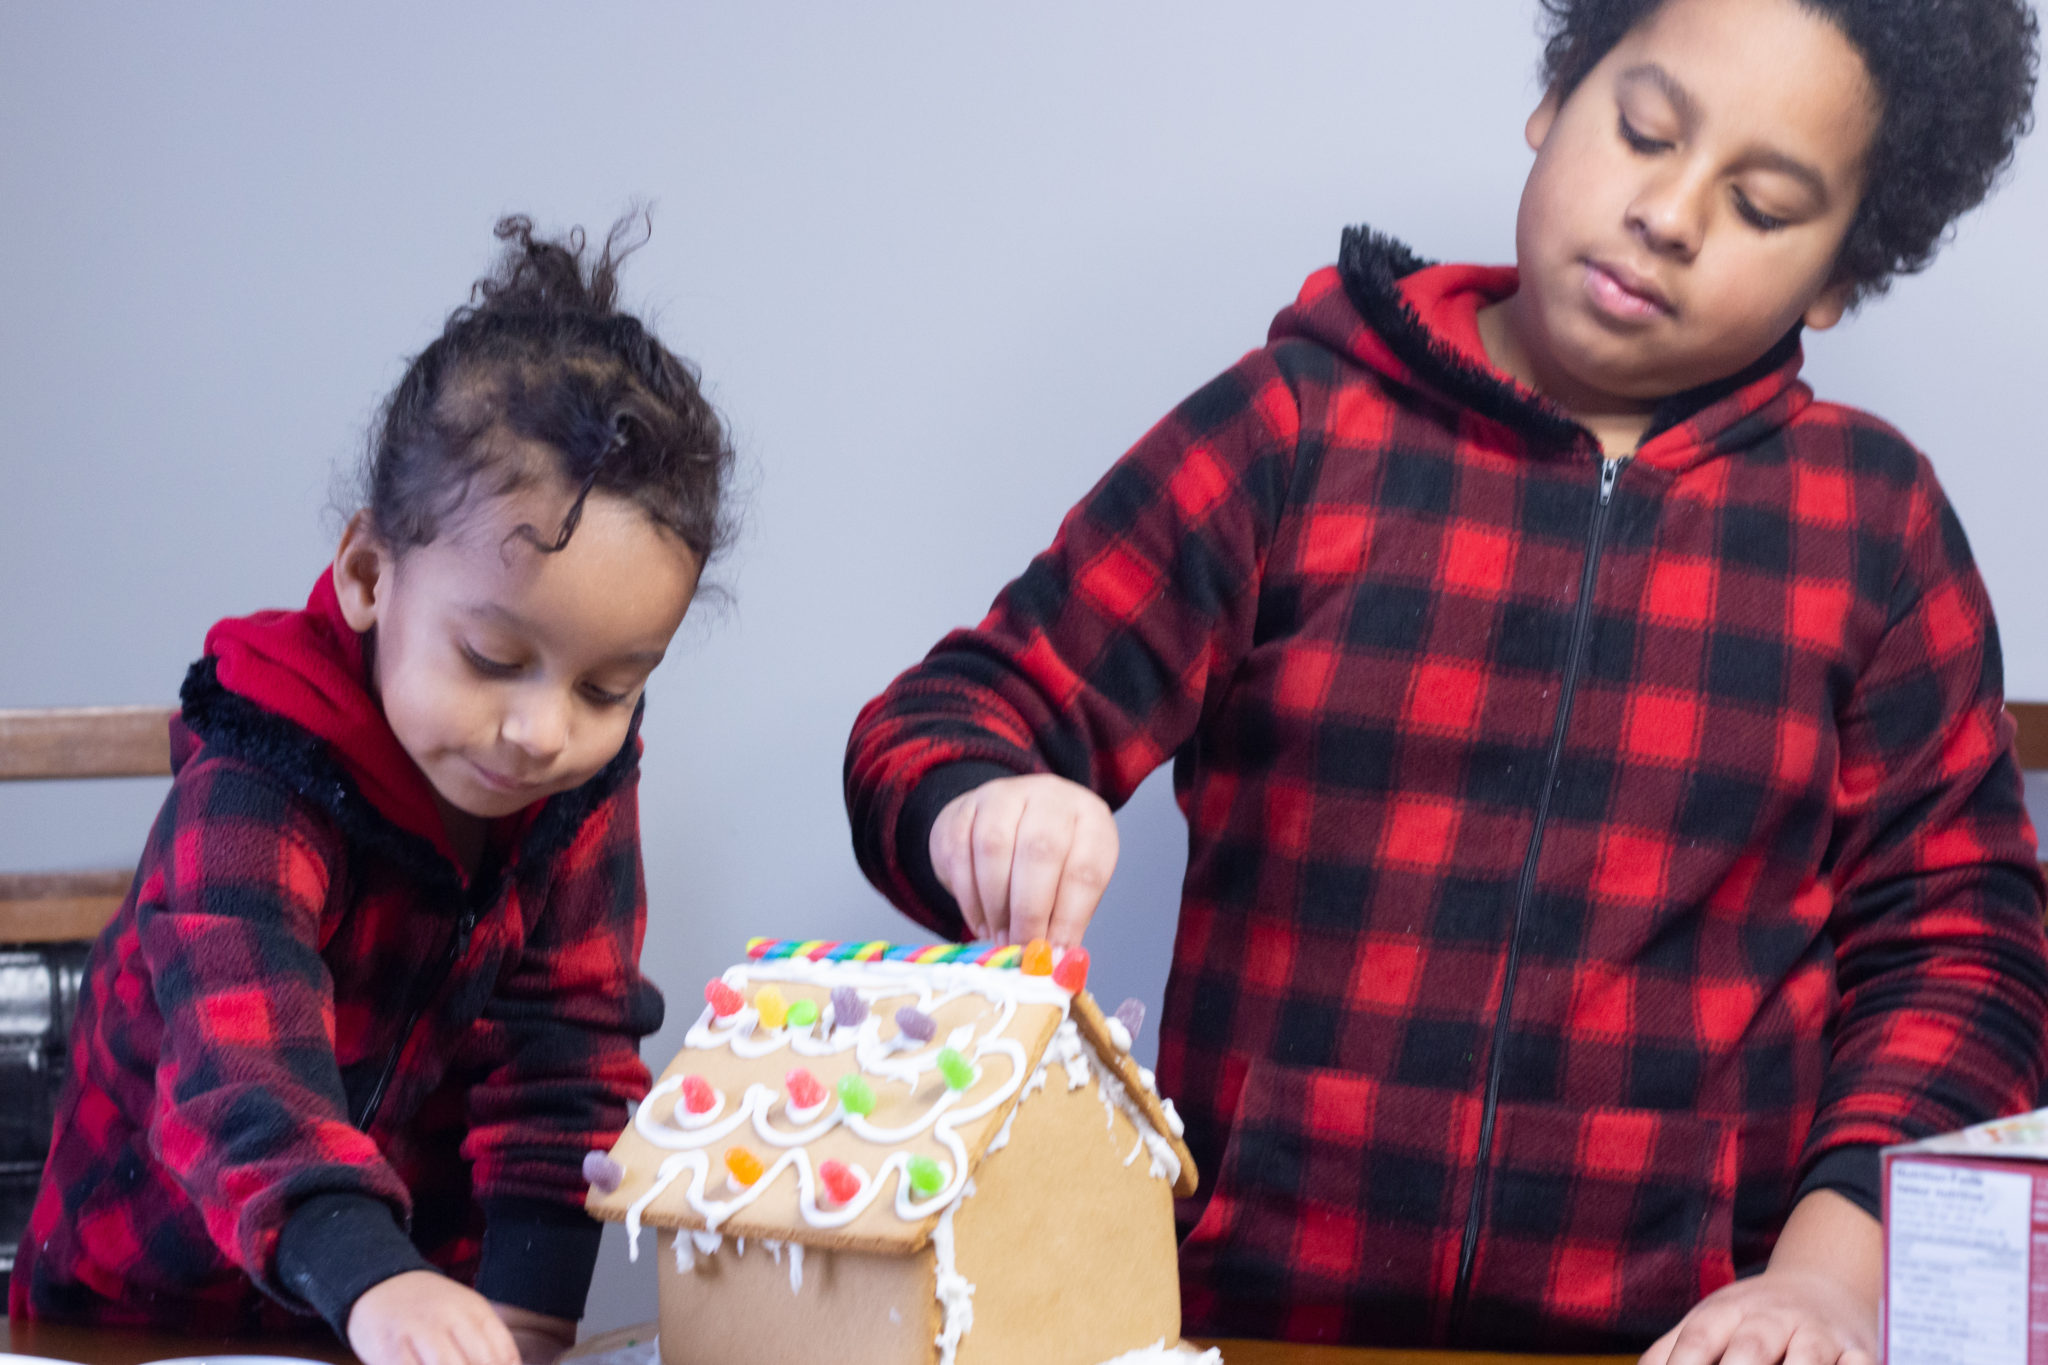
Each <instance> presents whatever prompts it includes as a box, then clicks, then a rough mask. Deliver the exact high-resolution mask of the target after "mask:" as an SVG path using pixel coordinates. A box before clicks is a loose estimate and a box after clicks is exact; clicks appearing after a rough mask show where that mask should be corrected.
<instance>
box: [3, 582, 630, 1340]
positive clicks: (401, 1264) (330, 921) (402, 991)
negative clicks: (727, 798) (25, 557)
mask: <svg viewBox="0 0 2048 1365" xmlns="http://www.w3.org/2000/svg"><path fill="white" fill-rule="evenodd" d="M364 656H365V650H364V646H363V641H362V638H361V637H359V636H357V635H356V634H355V633H354V632H353V631H351V630H350V629H349V628H348V625H347V623H346V621H345V620H343V618H342V616H341V613H340V609H339V606H338V604H337V602H336V600H335V595H334V589H333V586H332V582H331V580H330V578H328V577H327V576H325V575H323V576H322V578H321V580H320V582H319V584H318V585H317V586H316V587H315V589H314V591H313V595H312V598H311V600H310V601H309V602H308V603H307V606H306V609H305V610H304V611H301V612H266V613H262V614H259V615H257V616H254V617H249V618H246V619H242V620H234V621H224V622H222V623H220V624H219V625H217V626H216V627H214V629H213V631H212V632H211V633H210V634H209V636H208V637H207V650H206V657H205V658H203V659H201V660H200V661H199V662H198V663H197V664H195V665H194V666H193V668H192V671H191V673H190V675H189V676H188V677H187V678H186V681H185V686H184V692H183V702H184V705H183V711H182V715H181V718H180V719H179V720H178V721H176V722H174V723H173V726H172V750H173V763H174V766H175V768H176V776H175V777H174V779H173V780H172V784H171V790H170V794H169V796H168V797H167V798H166V800H165V801H164V805H163V810H162V811H161V813H160V814H159V815H158V816H157V820H156V824H155V827H154V828H153V829H152V830H151V831H150V835H149V841H148V844H147V846H146V847H145V849H144V851H143V856H142V861H141V866H140V868H139V870H138V871H137V873H136V878H135V883H134V887H133V889H132V890H131V891H130V892H129V894H128V899H127V901H126V903H125V904H124V905H123V906H122V908H121V910H120V913H119V914H118V915H117V916H116V917H115V919H114V921H113V922H112V924H110V925H109V926H108V928H107V930H106V931H105V932H104V933H103V934H102V935H101V936H100V939H99V942H98V943H97V945H96V946H95V947H94V949H93V952H92V956H91V958H90V961H89V963H88V966H87V970H86V984H85V989H84V992H83V995H82V998H81V1000H80V1003H79V1008H78V1017H77V1024H76V1027H75V1029H74V1031H73V1034H72V1043H71V1057H70V1066H71V1072H70V1076H69V1079H68V1081H67V1083H66V1085H65V1087H64V1090H63V1094H62V1096H61V1098H60V1100H59V1103H58V1112H57V1117H56V1127H55V1134H54V1137H53V1140H52V1143H51V1148H50V1158H49V1163H48V1165H47V1167H46V1168H45V1170H44V1173H43V1184H42V1189H41V1192H40V1195H39V1198H38V1200H37V1203H36V1207H35V1211H34V1213H33V1215H32V1217H31V1219H30V1222H29V1227H28V1230H27V1232H26V1233H25V1234H24V1235H23V1238H22V1242H21V1247H20V1251H19V1253H18V1257H17V1260H16V1262H15V1267H14V1277H13V1282H12V1285H11V1292H10V1295H9V1304H8V1307H9V1311H10V1313H12V1314H14V1315H16V1316H29V1317H40V1318H55V1319H65V1320H70V1321H78V1322H92V1323H106V1324H133V1325H138V1326H152V1327H158V1328H174V1329H177V1330H181V1331H194V1330H199V1331H277V1330H282V1329H286V1328H289V1327H291V1326H293V1325H294V1324H303V1323H304V1322H305V1321H306V1319H305V1317H304V1315H305V1314H307V1313H309V1312H313V1313H318V1314H319V1315H320V1316H322V1317H324V1318H326V1319H327V1321H328V1322H329V1323H330V1324H332V1325H333V1326H334V1327H335V1329H336V1330H337V1331H341V1330H343V1329H344V1326H345V1324H346V1321H347V1317H348V1311H349V1308H350V1307H351V1306H352V1305H353V1303H354V1302H355V1299H356V1297H357V1296H358V1295H359V1294H361V1293H362V1292H363V1290H365V1289H368V1288H369V1287H370V1286H372V1285H374V1284H376V1283H378V1282H379V1281H381V1280H383V1279H386V1278H388V1277H389V1276H391V1275H394V1274H397V1273H399V1272H401V1271H405V1270H416V1269H422V1268H426V1267H429V1266H433V1267H437V1268H439V1269H441V1270H444V1271H446V1272H447V1273H449V1274H451V1275H453V1276H456V1277H457V1278H459V1279H462V1280H464V1281H473V1282H474V1283H475V1284H476V1286H477V1288H478V1290H479V1291H480V1292H482V1293H483V1294H485V1295H486V1296H487V1297H489V1298H492V1299H495V1300H499V1301H502V1302H506V1303H511V1304H516V1305H519V1306H521V1307H526V1308H531V1309H534V1310H536V1311H539V1312H544V1313H552V1314H556V1315H559V1316H563V1317H570V1318H575V1317H580V1316H582V1311H583V1299H584V1295H585V1293H586V1292H587V1290H588V1287H589V1282H590V1274H591V1268H592V1265H593V1263H594V1261H595V1258H596V1254H597V1232H598V1227H597V1225H596V1224H594V1223H592V1222H591V1221H590V1220H589V1218H588V1217H587V1216H586V1215H585V1214H584V1213H583V1210H582V1200H583V1195H584V1193H585V1190H586V1186H585V1185H584V1182H583V1179H582V1175H581V1170H580V1168H581V1163H582V1158H583V1154H584V1153H585V1152H586V1151H588V1150H589V1149H590V1148H592V1147H595V1146H602V1145H605V1144H607V1143H608V1142H609V1141H610V1140H611V1138H612V1137H613V1136H614V1135H615V1134H616V1133H617V1130H618V1129H619V1128H620V1127H621V1126H622V1125H623V1124H624V1122H625V1118H626V1105H627V1103H628V1101H630V1100H635V1099H637V1098H638V1097H640V1096H641V1095H643V1094H644V1093H645V1092H646V1089H647V1084H648V1073H647V1070H646V1068H645V1067H644V1066H643V1065H642V1064H641V1062H640V1058H639V1053H638V1040H639V1039H640V1037H641V1036H643V1035H645V1034H647V1033H650V1032H652V1031H653V1030H654V1029H655V1028H656V1027H658V1026H659V1024H660V1022H661V1012H662V1002H661V997H660V995H659V993H658V992H656V990H655V989H654V987H653V986H652V985H650V984H649V983H648V982H647V981H646V980H645V979H644V978H643V977H642V976H641V975H640V972H639V970H638V967H637V965H636V964H637V962H638V959H639V953H640V942H641V936H642V933H643V930H644V927H645V921H646V893H645V887H644V883H643V880H642V876H641V866H640V844H639V816H638V808H637V806H636V804H635V784H636V782H637V778H638V751H639V742H638V739H637V728H638V727H637V724H636V726H635V730H636V736H634V737H629V738H628V740H627V742H626V744H625V746H624V747H623V748H622V750H621V751H620V753H619V755H618V756H617V757H616V758H615V759H613V761H612V762H611V763H610V764H609V765H608V766H607V767H606V768H605V769H604V770H603V771H602V772H601V773H599V774H598V775H597V776H596V777H594V778H593V779H591V780H590V781H589V782H588V783H586V784H585V785H583V786H581V787H578V788H576V789H575V790H573V791H569V792H565V793H562V794H560V795H558V796H555V797H553V798H551V799H549V800H548V801H546V802H543V803H541V804H539V805H537V806H535V807H532V808H529V809H528V810H527V811H524V812H522V813H521V814H519V815H516V816H513V817H511V818H509V819H506V820H502V821H497V822H494V824H493V826H492V828H491V830H490V834H489V839H488V850H487V852H486V854H485V858H484V862H483V865H482V870H481V871H480V872H479V874H478V875H476V876H474V877H471V876H467V875H465V874H464V872H463V871H462V870H460V868H459V867H458V864H457V862H456V860H455V859H454V858H453V857H452V855H451V850H450V847H449V844H448V841H447V837H446V833H445V830H444V827H443V825H442V822H441V819H440V817H439V815H438V814H437V812H436V809H435V806H434V802H433V796H432V792H431V788H430V787H429V786H428V784H427V780H426V778H425V776H424V775H423V774H421V773H420V771H419V769H418V768H417V767H416V766H414V765H413V763H412V761H411V760H410V758H408V757H407V756H406V754H405V751H404V750H403V749H402V748H401V747H400V746H399V744H398V741H397V739H396V737H395V736H393V735H392V733H391V729H390V727H389V726H388V725H387V724H386V723H385V721H384V718H383V715H382V712H381V711H380V710H379V708H378V706H377V704H376V702H375V701H374V699H373V698H372V697H371V695H370V693H369V691H368V689H367V686H366V682H365V680H366V676H367V673H366V661H365V657H364Z"/></svg>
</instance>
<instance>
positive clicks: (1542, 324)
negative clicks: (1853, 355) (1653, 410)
mask: <svg viewBox="0 0 2048 1365" xmlns="http://www.w3.org/2000/svg"><path fill="white" fill-rule="evenodd" d="M1879 112H1880V111H1879V107H1878V104H1877V99H1876V95H1875V94H1874V92H1873V88H1872V86H1871V84H1870V80H1869V76H1868V73H1867V72H1866V70H1865V68H1864V65H1863V61H1862V58H1861V57H1860V56H1859V55H1858V53H1857V52H1856V49H1855V48H1854V47H1853V46H1851V45H1850V43H1849V41H1848V39H1846V38H1845V37H1843V36H1842V34H1841V32H1840V31H1839V30H1838V29H1836V28H1835V27H1834V26H1833V25H1832V24H1830V23H1829V22H1828V21H1827V20H1826V19H1824V18H1821V17H1820V16H1818V15H1815V14H1813V13H1811V12H1810V11H1808V10H1806V9H1805V8H1804V7H1802V6H1801V5H1800V4H1798V3H1797V0H1669V3H1667V4H1665V5H1664V6H1663V7H1662V8H1661V9H1659V10H1658V11H1656V13H1655V14H1653V15H1652V16H1651V17H1650V18H1649V19H1647V20H1645V21H1644V22H1643V23H1641V24H1639V25H1638V26H1637V27H1636V28H1635V29H1634V30H1633V31H1631V32H1630V33H1629V34H1628V35H1627V36H1626V37H1624V38H1623V39H1622V40H1621V42H1620V43H1619V44H1617V45H1616V46H1615V48H1614V50H1613V51H1611V52H1609V53H1608V54H1607V56H1606V57H1605V58H1604V59H1602V61H1601V62H1600V63H1599V65H1597V66H1596V67H1594V68H1593V70H1592V71H1591V72H1589V73H1588V74H1587V76H1586V78H1585V80H1584V81H1583V82H1581V83H1580V85H1579V86H1578V88H1577V89H1575V90H1574V91H1573V92H1572V93H1571V96H1570V98H1568V99H1566V100H1565V101H1563V103H1562V105H1560V104H1559V103H1558V102H1557V100H1556V98H1555V96H1554V95H1553V96H1550V97H1546V98H1545V100H1544V102H1543V103H1542V104H1541V105H1540V106H1539V107H1538V108H1537V110H1536V112H1535V114H1534V115H1532V116H1531V117H1530V120H1529V129H1528V134H1529V142H1530V145H1531V146H1532V147H1534V148H1535V149H1536V153H1537V155H1536V164H1535V166H1534V168H1533V169H1532V170H1531V171H1530V173H1529V180H1528V184H1527V186H1526V187H1525V188H1524V190H1523V193H1522V206H1521V212H1520V215H1519V217H1518V219H1517V221H1516V229H1515V249H1516V257H1517V261H1518V264H1519V265H1520V267H1521V288H1520V291H1519V293H1518V294H1517V295H1516V296H1515V298H1514V300H1513V301H1512V305H1511V313H1510V315H1511V318H1512V325H1513V327H1514V331H1515V336H1516V339H1517V341H1518V342H1519V343H1520V345H1521V347H1522V349H1523V350H1524V351H1526V352H1527V354H1528V361H1529V366H1530V368H1531V369H1532V370H1533V371H1534V372H1535V374H1534V378H1535V379H1536V381H1537V383H1538V384H1539V386H1540V387H1542V388H1544V389H1545V391H1546V392H1549V393H1551V395H1552V396H1553V397H1555V398H1557V399H1559V401H1561V402H1563V403H1564V404H1565V405H1566V406H1568V407H1577V406H1581V405H1586V406H1593V405H1598V404H1600V403H1602V402H1607V403H1610V404H1611V403H1616V402H1620V403H1622V404H1624V405H1626V404H1631V403H1632V404H1636V405H1648V404H1652V403H1654V402H1655V401H1656V400H1658V399H1660V398H1663V397H1666V396H1668V395H1670V394H1673V393H1677V392H1679V391H1681V390H1684V389H1689V388H1692V387H1694V386H1695V385H1698V384H1703V383H1707V382H1710V381H1712V380H1716V379H1721V378H1724V377H1726V376H1728V375H1730V374H1733V373H1735V372H1736V371H1738V370H1740V369H1742V368H1743V367H1744V366H1746V365H1748V364H1749V363H1750V362H1752V361H1754V360H1756V359H1757V358H1758V357H1759V356H1761V355H1762V354H1763V353H1764V352H1765V351H1767V350H1769V349H1770V348H1771V346H1772V345H1773V344H1775V343H1776V342H1777V341H1778V339H1779V338H1780V337H1782V336H1783V335H1784V334H1785V333H1786V332H1787V331H1789V330H1790V329H1791V327H1792V326H1793V324H1795V323H1797V322H1799V321H1801V320H1802V319H1803V320H1804V321H1805V322H1806V324H1807V325H1808V326H1810V327H1828V326H1832V325H1833V324H1834V323H1835V322H1837V321H1838V320H1839V319H1840V318H1841V315H1842V312H1843V310H1844V308H1845V307H1846V304H1847V296H1848V290H1847V288H1846V287H1845V286H1843V285H1841V284H1840V283H1839V282H1837V281H1835V280H1834V279H1833V271H1834V268H1835V263H1836V258H1837V256H1838V255H1839V253H1840V250H1841V246H1842V242H1843V239H1844V237H1845V236H1846V235H1847V233H1848V230H1849V226H1850V222H1851V220H1852V219H1853V218H1854V217H1855V213H1856V206H1857V202H1858V200H1859V198H1860V196H1861V193H1862V184H1863V180H1862V176H1863V163H1864V158H1865V155H1866V153H1867V152H1868V150H1869V148H1870V144H1871V139H1872V137H1873V136H1874V135H1875V133H1876V130H1877V123H1878V118H1879Z"/></svg>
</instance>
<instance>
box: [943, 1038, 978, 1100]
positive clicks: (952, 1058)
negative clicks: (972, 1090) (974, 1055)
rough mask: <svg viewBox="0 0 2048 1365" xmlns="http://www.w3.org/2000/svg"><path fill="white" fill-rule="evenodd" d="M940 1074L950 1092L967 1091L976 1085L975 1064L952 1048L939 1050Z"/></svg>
mask: <svg viewBox="0 0 2048 1365" xmlns="http://www.w3.org/2000/svg"><path fill="white" fill-rule="evenodd" d="M939 1074H940V1075H941V1076H944V1077H945V1078H946V1088H947V1089H949V1090H965V1089H966V1088H967V1087H968V1086H970V1085H973V1084H974V1063H972V1062H970V1061H968V1060H967V1059H966V1058H965V1057H962V1056H961V1055H960V1054H959V1053H958V1052H957V1051H955V1050H954V1049H953V1048H950V1047H942V1048H940V1049H939Z"/></svg>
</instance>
